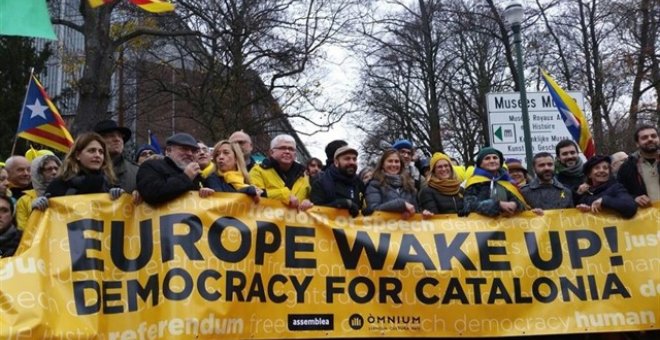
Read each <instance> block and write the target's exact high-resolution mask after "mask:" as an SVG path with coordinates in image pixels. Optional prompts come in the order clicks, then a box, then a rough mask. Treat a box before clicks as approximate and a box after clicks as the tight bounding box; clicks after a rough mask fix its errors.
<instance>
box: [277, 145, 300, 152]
mask: <svg viewBox="0 0 660 340" xmlns="http://www.w3.org/2000/svg"><path fill="white" fill-rule="evenodd" d="M273 149H275V150H280V151H288V152H296V148H294V147H291V146H278V147H276V148H273Z"/></svg>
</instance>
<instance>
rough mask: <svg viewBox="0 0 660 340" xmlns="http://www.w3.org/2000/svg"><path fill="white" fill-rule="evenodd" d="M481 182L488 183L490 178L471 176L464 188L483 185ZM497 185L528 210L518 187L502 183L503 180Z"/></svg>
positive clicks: (509, 183)
mask: <svg viewBox="0 0 660 340" xmlns="http://www.w3.org/2000/svg"><path fill="white" fill-rule="evenodd" d="M483 182H490V178H488V177H485V176H480V175H472V177H470V178H468V180H467V183H466V185H465V188H466V189H467V188H469V187H470V186H471V185H474V184H477V183H483ZM497 184H499V185H501V186H503V187H504V189H506V190H507V191H508V192H510V193H512V194H513V196H516V198H517V199H518V200H519V201H520V203H522V204H523V206H524V207H525V209H529V205H527V202H526V201H525V198H524V197H523V195H522V194H521V193H520V190H518V187H517V186H515V185H514V184H513V183H511V182H509V181H504V180H499V181H497Z"/></svg>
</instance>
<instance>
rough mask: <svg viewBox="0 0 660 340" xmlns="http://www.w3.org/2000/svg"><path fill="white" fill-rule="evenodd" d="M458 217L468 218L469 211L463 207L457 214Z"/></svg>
mask: <svg viewBox="0 0 660 340" xmlns="http://www.w3.org/2000/svg"><path fill="white" fill-rule="evenodd" d="M457 214H458V217H468V215H470V209H469V208H467V207H465V208H463V209H461V210H459V211H458V212H457Z"/></svg>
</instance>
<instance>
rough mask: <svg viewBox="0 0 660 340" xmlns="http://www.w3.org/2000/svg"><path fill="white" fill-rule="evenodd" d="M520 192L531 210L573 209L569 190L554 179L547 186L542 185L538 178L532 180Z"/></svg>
mask: <svg viewBox="0 0 660 340" xmlns="http://www.w3.org/2000/svg"><path fill="white" fill-rule="evenodd" d="M520 191H521V193H522V195H523V197H525V201H526V202H527V204H529V205H530V207H532V208H539V209H543V210H549V209H567V208H573V207H575V205H574V204H573V196H572V193H571V190H570V189H568V188H567V187H565V186H564V185H563V184H561V183H560V182H559V181H558V180H557V179H556V178H553V179H552V183H549V184H542V183H541V182H540V181H539V179H538V178H534V179H533V180H532V181H531V182H529V183H528V184H527V185H525V186H523V187H522V188H521V189H520Z"/></svg>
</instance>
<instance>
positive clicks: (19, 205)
mask: <svg viewBox="0 0 660 340" xmlns="http://www.w3.org/2000/svg"><path fill="white" fill-rule="evenodd" d="M35 198H37V191H36V190H34V189H31V190H26V191H25V192H24V193H23V196H21V198H19V199H18V201H16V227H17V228H18V229H21V230H23V229H25V227H26V226H27V222H28V219H29V218H30V214H31V213H32V201H33V200H34V199H35Z"/></svg>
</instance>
